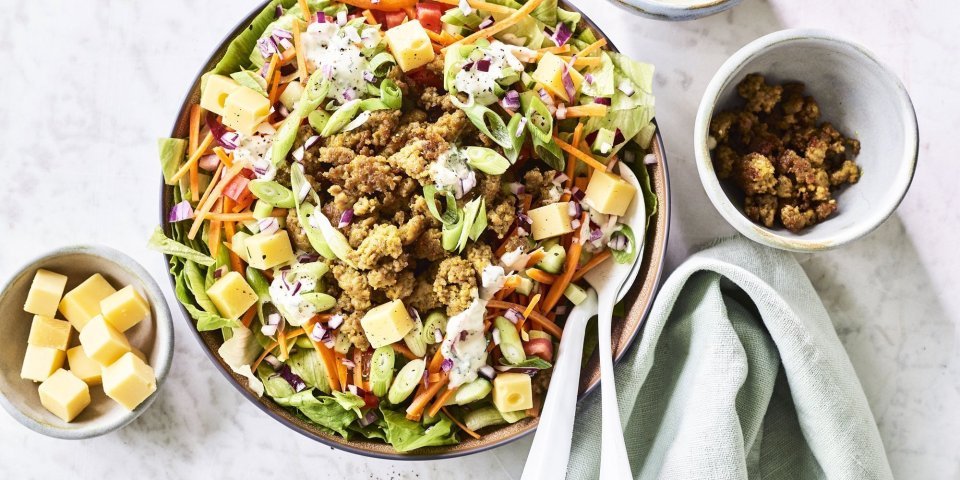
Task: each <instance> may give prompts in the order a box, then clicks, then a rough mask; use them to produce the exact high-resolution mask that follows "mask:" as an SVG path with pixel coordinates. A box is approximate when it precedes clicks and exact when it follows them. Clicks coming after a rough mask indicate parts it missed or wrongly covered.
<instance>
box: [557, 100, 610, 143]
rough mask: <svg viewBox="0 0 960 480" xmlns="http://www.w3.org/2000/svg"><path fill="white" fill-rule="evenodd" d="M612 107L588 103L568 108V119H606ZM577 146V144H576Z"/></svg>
mask: <svg viewBox="0 0 960 480" xmlns="http://www.w3.org/2000/svg"><path fill="white" fill-rule="evenodd" d="M609 108H610V107H607V106H606V105H604V104H602V103H588V104H586V105H574V106H572V107H567V118H580V117H605V116H607V110H609ZM574 145H576V144H574Z"/></svg>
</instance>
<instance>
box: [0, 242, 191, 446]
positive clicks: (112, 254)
mask: <svg viewBox="0 0 960 480" xmlns="http://www.w3.org/2000/svg"><path fill="white" fill-rule="evenodd" d="M38 268H44V269H47V270H50V271H53V272H57V273H60V274H62V275H66V276H67V278H68V281H67V287H66V290H65V291H69V290H70V289H72V288H73V287H76V286H77V285H79V284H80V282H82V281H84V280H86V279H87V278H88V277H89V276H90V275H93V274H94V273H99V274H101V275H103V277H104V278H105V279H107V281H108V282H110V284H111V285H113V287H114V288H118V289H119V288H120V287H123V286H126V285H133V287H134V288H135V289H137V291H139V292H140V293H141V294H143V295H144V297H145V298H146V299H147V301H149V302H150V308H151V310H152V312H151V313H152V315H151V318H150V321H142V322H140V323H139V324H137V325H135V326H134V327H133V328H131V329H130V330H127V331H126V332H125V333H126V335H127V337H128V338H129V339H130V344H131V345H133V346H134V347H136V348H138V349H139V350H140V351H141V352H143V354H144V355H145V356H146V357H147V363H149V364H150V366H151V367H153V371H154V373H155V374H156V377H157V390H156V391H155V392H153V394H152V395H150V397H148V398H147V399H146V400H144V401H143V403H141V404H140V405H138V406H137V408H136V409H134V410H133V411H132V412H131V411H128V410H126V409H125V408H123V407H122V406H120V404H118V403H116V402H114V401H113V400H111V399H110V398H109V397H107V396H106V395H105V394H104V393H103V388H102V387H101V386H94V387H90V397H91V403H90V405H89V406H88V407H87V408H86V409H85V410H84V411H83V412H81V413H80V415H79V416H77V418H75V419H74V420H73V421H72V422H70V423H67V422H64V421H63V420H61V419H60V418H59V417H57V416H56V415H54V414H52V413H50V412H48V411H47V410H46V409H45V408H43V406H42V405H41V404H40V395H39V393H37V387H38V386H39V385H40V384H38V383H34V382H31V381H30V380H23V379H21V378H20V367H21V366H22V365H23V355H24V352H25V351H26V348H27V336H28V335H29V332H30V323H31V319H32V318H33V315H31V314H29V313H27V312H25V311H23V303H24V301H25V300H26V298H27V292H28V291H29V289H30V284H31V282H32V281H33V276H34V274H36V271H37V269H38ZM0 312H3V315H0V331H2V332H3V333H2V334H0V342H2V348H0V405H3V407H4V408H5V409H6V410H7V412H8V413H10V415H11V416H12V417H13V418H14V419H16V420H17V421H18V422H20V423H21V424H23V425H24V426H26V427H27V428H30V429H31V430H33V431H35V432H38V433H42V434H44V435H47V436H50V437H56V438H63V439H68V440H77V439H83V438H90V437H96V436H99V435H103V434H106V433H109V432H112V431H114V430H117V429H119V428H121V427H123V426H125V425H127V424H128V423H130V422H132V421H133V420H134V419H135V418H137V417H138V416H140V414H141V413H143V412H144V411H146V409H148V408H150V405H151V404H152V403H153V401H154V400H156V398H157V396H158V395H159V392H160V389H161V386H162V385H163V380H164V378H166V376H167V372H169V371H170V360H171V358H172V357H173V323H172V321H171V317H170V309H169V308H167V302H166V300H164V298H163V292H162V291H161V290H160V287H158V286H157V283H156V282H155V281H154V280H153V278H152V277H151V276H150V274H149V273H148V272H147V271H146V270H144V268H143V267H141V266H140V265H139V264H138V263H137V262H136V261H134V260H133V259H132V258H130V257H128V256H126V255H124V254H123V253H120V252H118V251H116V250H114V249H112V248H106V247H67V248H63V249H60V250H56V251H53V252H51V253H49V254H47V255H44V256H42V257H40V258H38V259H36V260H33V261H31V262H30V263H28V264H27V265H26V266H24V267H23V268H22V269H20V271H18V272H17V273H15V274H14V275H13V277H12V278H11V279H10V281H9V282H8V283H7V284H6V286H5V287H4V289H3V291H2V292H0ZM76 338H77V334H76V333H72V334H71V346H72V345H74V344H75V343H76ZM64 368H68V367H67V365H66V364H64Z"/></svg>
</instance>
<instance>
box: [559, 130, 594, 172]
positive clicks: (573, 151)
mask: <svg viewBox="0 0 960 480" xmlns="http://www.w3.org/2000/svg"><path fill="white" fill-rule="evenodd" d="M553 141H555V142H557V146H558V147H560V149H561V150H563V151H564V152H567V153H569V154H570V155H573V156H575V157H577V159H579V160H581V161H583V163H586V164H587V165H590V166H591V167H593V168H595V169H597V170H600V171H601V172H606V171H607V166H606V165H604V164H602V163H600V162H599V161H597V159H595V158H593V157H591V156H590V155H587V154H586V153H583V152H581V151H580V149H578V148H576V147H574V146H573V145H570V144H569V143H567V142H564V141H563V140H561V139H560V137H556V136H555V137H553Z"/></svg>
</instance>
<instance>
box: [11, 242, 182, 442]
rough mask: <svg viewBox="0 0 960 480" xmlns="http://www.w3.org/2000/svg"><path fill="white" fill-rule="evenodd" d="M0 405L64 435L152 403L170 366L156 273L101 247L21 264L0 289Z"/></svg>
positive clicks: (166, 318)
mask: <svg viewBox="0 0 960 480" xmlns="http://www.w3.org/2000/svg"><path fill="white" fill-rule="evenodd" d="M0 312H3V315H2V316H0V331H2V332H3V335H2V336H0V341H2V342H3V348H0V404H2V405H3V407H4V408H5V409H6V410H7V412H9V413H10V415H12V416H13V417H14V418H15V419H16V420H17V421H19V422H20V423H22V424H23V425H24V426H26V427H28V428H30V429H32V430H34V431H37V432H39V433H42V434H44V435H48V436H51V437H57V438H64V439H82V438H90V437H95V436H98V435H103V434H105V433H109V432H111V431H113V430H116V429H118V428H121V427H123V426H124V425H127V424H128V423H130V422H131V421H133V420H134V419H135V418H137V416H139V415H140V414H141V413H143V411H145V410H146V409H147V408H149V406H150V404H151V403H152V402H153V400H154V399H155V398H156V391H157V389H158V388H159V386H160V384H161V383H162V381H163V379H164V377H165V376H166V374H167V371H168V370H169V369H170V360H171V356H172V354H173V327H172V324H171V320H170V311H169V309H168V308H167V305H166V302H165V301H164V299H163V294H162V292H161V291H160V288H159V287H158V286H157V284H156V282H154V280H153V279H152V278H151V277H150V275H149V274H148V273H147V271H146V270H144V269H143V267H141V266H140V265H139V264H137V263H136V262H135V261H134V260H133V259H132V258H130V257H128V256H126V255H124V254H122V253H120V252H118V251H116V250H113V249H110V248H106V247H86V246H81V247H68V248H63V249H60V250H56V251H54V252H52V253H50V254H47V255H45V256H43V257H41V258H39V259H37V260H34V261H33V262H31V263H29V264H28V265H26V266H25V267H24V268H22V269H21V270H20V271H18V272H17V273H15V274H14V276H13V277H12V278H11V279H10V281H9V282H8V283H7V285H6V287H5V288H4V290H3V291H2V293H0Z"/></svg>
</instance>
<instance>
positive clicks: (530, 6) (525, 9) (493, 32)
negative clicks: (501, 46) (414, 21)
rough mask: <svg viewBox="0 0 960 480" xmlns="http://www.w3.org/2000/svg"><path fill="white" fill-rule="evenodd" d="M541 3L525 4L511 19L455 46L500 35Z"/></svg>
mask: <svg viewBox="0 0 960 480" xmlns="http://www.w3.org/2000/svg"><path fill="white" fill-rule="evenodd" d="M541 3H543V0H530V1H529V2H527V3H526V4H524V6H522V7H520V9H518V10H514V11H513V12H512V13H511V14H510V16H509V17H506V18H504V19H502V20H500V21H499V22H496V23H494V24H493V25H491V26H489V27H487V28H482V29H480V30H477V31H476V32H473V33H472V34H470V35H468V36H466V37H464V39H463V40H460V41H459V42H457V43H454V44H453V45H457V44H471V43H474V42H476V41H477V40H480V39H481V38H487V37H492V36H494V35H496V34H497V33H500V32H502V31H504V30H506V29H508V28H510V27H512V26H514V25H516V24H517V22H519V21H521V20H523V19H524V18H526V17H527V15H529V14H530V12H532V11H533V10H534V9H536V8H537V7H539V6H540V4H541ZM447 48H449V47H447Z"/></svg>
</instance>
